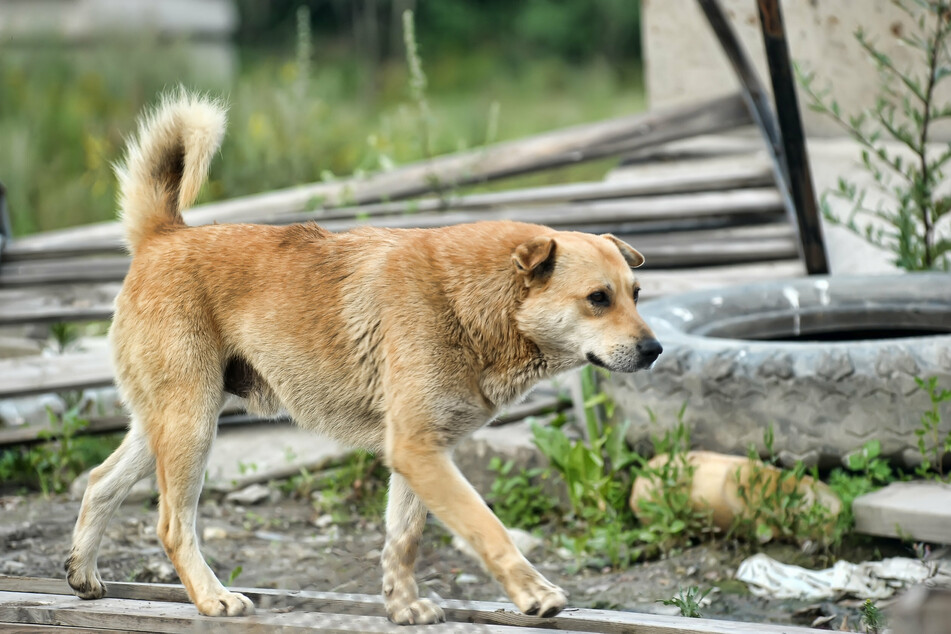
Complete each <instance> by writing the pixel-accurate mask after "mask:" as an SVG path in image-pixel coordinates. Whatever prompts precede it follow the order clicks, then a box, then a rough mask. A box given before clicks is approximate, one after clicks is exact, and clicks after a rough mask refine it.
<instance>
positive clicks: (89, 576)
mask: <svg viewBox="0 0 951 634" xmlns="http://www.w3.org/2000/svg"><path fill="white" fill-rule="evenodd" d="M74 562H75V560H74V559H73V558H72V557H70V558H69V559H67V560H66V583H68V584H69V587H70V588H72V589H73V592H74V593H75V594H76V596H77V597H79V598H80V599H101V598H103V597H104V596H106V584H104V583H103V582H102V577H100V576H99V571H98V570H97V569H95V568H93V569H92V570H84V569H83V568H81V567H80V566H78V565H76V564H75V563H74Z"/></svg>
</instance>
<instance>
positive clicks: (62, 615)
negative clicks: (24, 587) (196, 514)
mask: <svg viewBox="0 0 951 634" xmlns="http://www.w3.org/2000/svg"><path fill="white" fill-rule="evenodd" d="M4 621H6V622H26V623H35V624H41V625H47V626H58V625H68V626H75V627H86V628H89V627H99V628H101V629H104V630H115V629H124V630H127V631H136V632H172V633H175V634H177V633H179V632H183V631H196V630H197V631H202V632H229V633H230V632H253V633H255V634H258V633H263V632H287V633H292V632H293V633H297V632H341V633H342V632H348V633H349V632H374V633H376V632H387V633H395V632H402V631H404V628H401V626H399V625H394V624H393V623H390V622H389V621H388V620H387V619H386V618H385V617H383V616H362V615H351V614H327V613H322V612H306V613H304V612H278V613H273V612H272V613H269V612H263V611H258V612H257V613H256V614H254V615H251V616H242V617H227V616H226V617H208V616H202V615H200V614H198V611H197V610H196V609H195V607H194V606H193V605H191V604H190V603H170V602H155V601H143V600H135V599H109V598H106V599H99V600H98V601H82V600H81V599H78V598H75V597H67V596H58V595H53V594H37V593H7V592H0V623H2V622H4ZM426 631H427V632H467V633H468V632H471V633H472V634H508V633H510V632H512V631H513V630H512V628H511V627H504V626H499V625H492V624H474V623H467V624H462V623H442V624H439V625H432V626H428V627H427V628H426ZM519 631H526V632H535V633H538V634H541V633H542V632H544V631H546V630H540V629H536V628H531V627H529V628H526V629H524V630H522V629H521V628H520V630H519Z"/></svg>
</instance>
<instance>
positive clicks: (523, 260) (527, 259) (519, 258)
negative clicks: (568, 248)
mask: <svg viewBox="0 0 951 634" xmlns="http://www.w3.org/2000/svg"><path fill="white" fill-rule="evenodd" d="M512 262H514V263H515V270H517V271H518V272H519V273H521V274H522V275H525V276H526V282H528V281H529V280H532V279H539V278H542V277H545V276H547V275H549V274H550V273H551V272H552V270H553V269H554V268H555V240H554V239H553V238H551V237H549V236H539V237H537V238H533V239H531V240H529V241H528V242H523V243H522V244H520V245H518V247H517V248H516V249H515V252H514V253H513V254H512Z"/></svg>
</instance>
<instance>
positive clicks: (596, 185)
mask: <svg viewBox="0 0 951 634" xmlns="http://www.w3.org/2000/svg"><path fill="white" fill-rule="evenodd" d="M683 167H688V169H683V168H682V167H680V166H678V165H667V166H665V168H664V169H661V170H658V169H657V168H656V167H652V168H651V169H650V170H643V169H642V170H639V172H640V173H639V172H638V171H637V170H635V171H632V172H631V173H627V174H625V178H624V179H623V180H620V179H618V180H615V181H611V182H605V181H596V182H587V183H568V184H564V185H551V186H547V187H531V188H525V189H517V190H510V191H502V192H492V193H486V194H468V195H456V194H453V193H448V194H446V195H444V196H442V197H429V198H422V199H417V200H412V201H405V202H389V203H376V204H366V205H360V206H356V207H354V206H345V207H335V208H327V209H317V210H314V211H306V212H302V211H292V212H285V211H271V210H268V209H266V208H265V209H262V210H261V212H260V213H259V214H258V215H256V216H254V217H249V218H246V219H245V222H258V223H266V224H289V223H292V222H305V221H309V220H316V221H318V222H326V221H328V220H341V219H352V218H367V219H369V218H378V217H380V216H387V215H398V214H406V213H414V214H415V213H420V212H432V211H441V210H450V209H451V210H455V211H465V210H479V209H495V208H500V207H516V206H520V207H524V206H536V207H537V206H540V205H546V206H552V205H559V206H564V205H565V203H577V202H586V201H595V200H612V199H618V198H635V197H647V196H652V197H657V196H665V195H683V194H691V193H701V192H717V191H727V190H737V189H746V188H763V187H770V186H772V185H773V179H772V176H771V174H770V172H769V168H768V166H767V165H765V164H761V163H753V164H751V163H745V164H738V165H731V164H725V165H722V166H719V165H718V166H716V167H715V169H702V168H698V167H697V166H695V165H691V166H683ZM44 235H47V234H44ZM41 237H42V236H35V237H32V238H26V239H23V240H19V241H17V242H14V243H12V244H10V245H9V246H8V248H7V249H6V250H5V251H4V253H3V257H2V260H3V261H4V262H17V261H22V260H32V259H51V258H63V257H75V256H78V255H90V254H101V253H118V252H120V251H121V250H122V244H121V242H119V241H117V240H109V241H106V242H102V241H97V240H90V241H85V242H76V243H74V244H68V245H53V246H50V245H45V244H44V240H42V239H39V238H41Z"/></svg>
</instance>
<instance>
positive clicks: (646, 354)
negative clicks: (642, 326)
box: [637, 339, 664, 364]
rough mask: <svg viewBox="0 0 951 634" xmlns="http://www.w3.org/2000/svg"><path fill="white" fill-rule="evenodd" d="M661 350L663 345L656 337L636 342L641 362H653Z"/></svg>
mask: <svg viewBox="0 0 951 634" xmlns="http://www.w3.org/2000/svg"><path fill="white" fill-rule="evenodd" d="M663 351H664V347H663V346H662V345H660V342H659V341H657V340H656V339H645V340H643V341H638V342H637V354H638V355H640V357H641V362H642V363H645V364H649V363H653V362H654V360H655V359H656V358H657V357H659V356H660V353H661V352H663Z"/></svg>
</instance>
